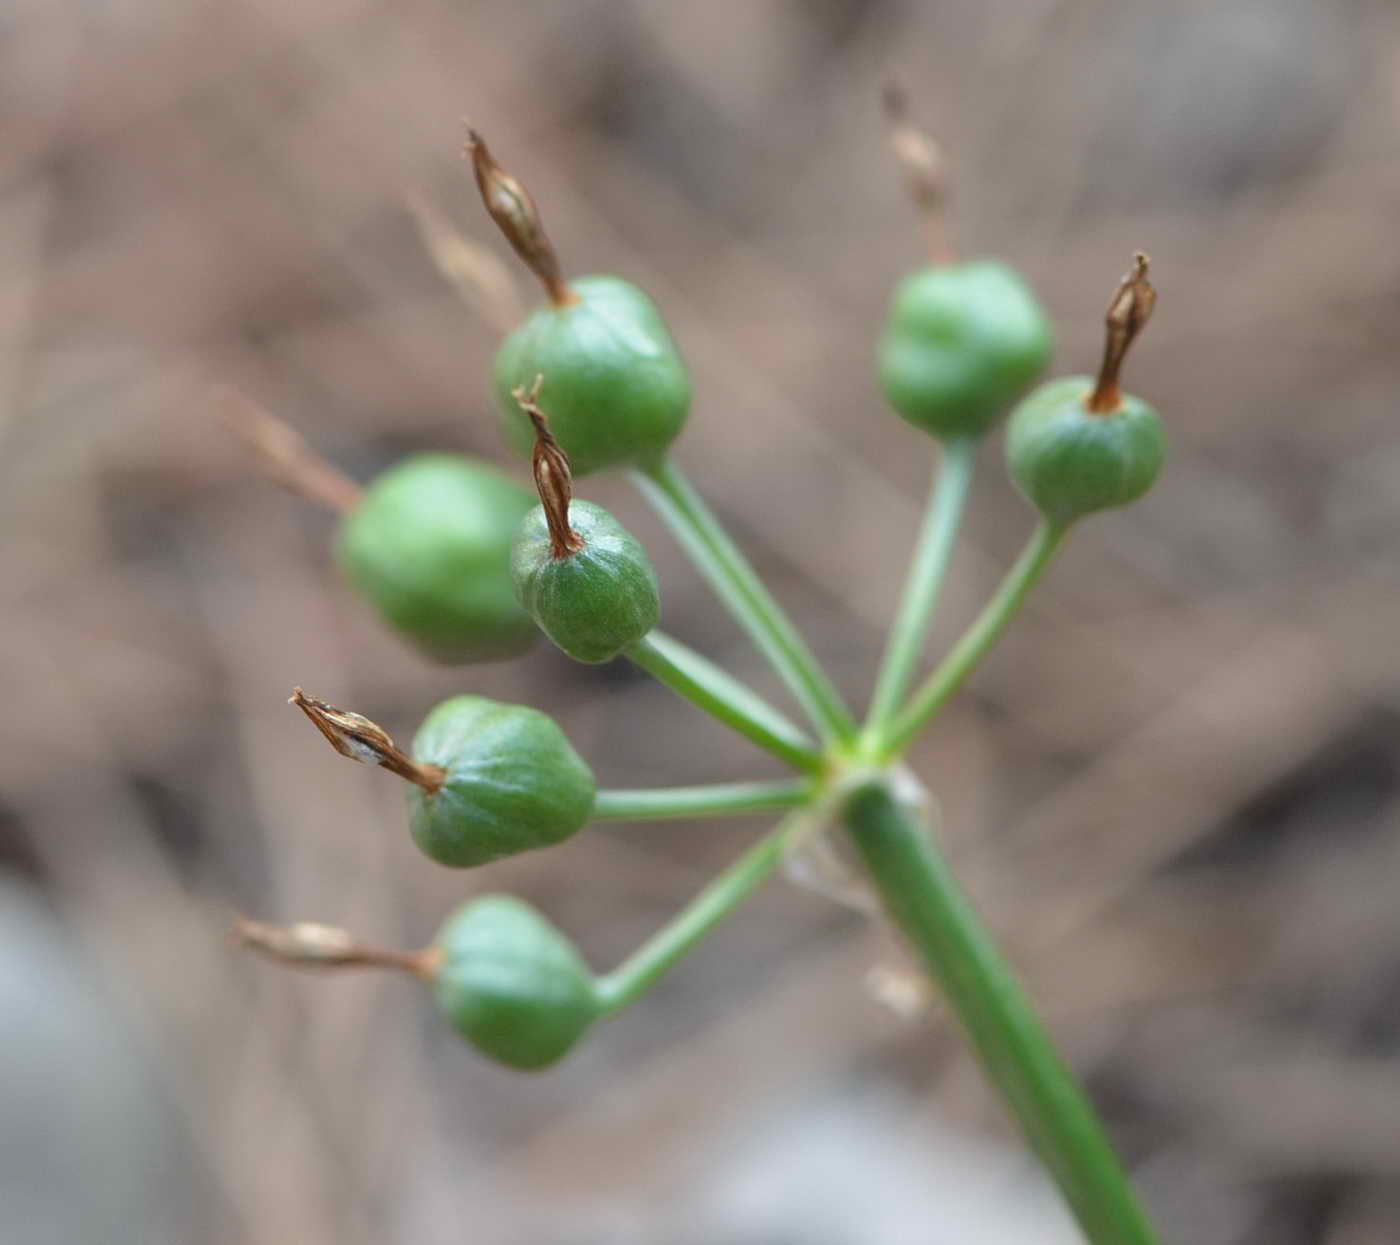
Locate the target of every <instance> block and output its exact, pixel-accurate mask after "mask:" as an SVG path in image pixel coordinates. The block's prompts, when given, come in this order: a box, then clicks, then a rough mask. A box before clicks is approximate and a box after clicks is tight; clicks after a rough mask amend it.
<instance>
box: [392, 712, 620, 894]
mask: <svg viewBox="0 0 1400 1245" xmlns="http://www.w3.org/2000/svg"><path fill="white" fill-rule="evenodd" d="M413 759H414V761H415V762H416V763H417V764H418V765H419V766H423V767H429V766H435V767H437V769H439V770H441V771H442V773H443V778H442V782H441V785H440V786H438V788H437V790H435V791H431V792H429V791H426V790H422V789H420V788H417V787H415V788H414V789H412V790H411V791H410V792H409V797H408V801H409V818H410V826H411V828H412V831H413V840H414V842H415V843H417V844H418V846H419V848H420V849H421V850H422V851H423V853H424V854H425V855H427V856H429V857H431V858H432V859H433V860H436V861H437V862H438V863H439V864H443V865H450V866H452V867H453V868H458V869H465V868H469V867H471V866H472V865H481V864H485V863H486V862H487V861H491V860H498V859H500V858H501V857H502V856H513V855H514V854H515V853H517V852H526V851H530V850H531V849H533V848H537V847H549V846H550V845H551V844H554V843H558V842H561V841H562V840H564V839H567V838H568V837H569V836H570V835H572V834H574V833H575V832H576V831H578V830H579V829H581V828H582V827H583V825H584V823H585V822H586V821H587V820H588V817H589V814H590V813H591V812H592V810H593V795H594V791H595V784H594V781H593V772H592V770H590V769H589V768H588V765H587V764H586V763H585V762H584V761H583V759H582V758H581V757H580V756H579V755H578V753H576V752H575V751H574V750H573V748H572V746H571V745H570V744H569V741H568V739H566V738H565V736H564V732H563V731H561V730H560V729H559V727H558V726H556V725H555V723H554V720H553V719H552V718H549V717H547V716H546V715H545V714H543V713H540V712H539V710H537V709H529V708H526V707H525V706H524V705H503V704H500V703H499V702H497V701H494V700H487V699H486V698H485V697H483V696H454V697H453V698H452V699H451V700H445V701H443V702H442V704H440V705H438V706H437V707H436V708H435V709H434V710H433V711H432V712H431V713H430V714H428V716H427V718H426V719H425V720H424V722H423V725H422V726H421V727H420V728H419V730H418V734H417V735H416V736H415V738H414V740H413Z"/></svg>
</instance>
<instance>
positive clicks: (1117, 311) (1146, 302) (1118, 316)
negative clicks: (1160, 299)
mask: <svg viewBox="0 0 1400 1245" xmlns="http://www.w3.org/2000/svg"><path fill="white" fill-rule="evenodd" d="M1150 263H1151V261H1150V260H1149V259H1148V257H1147V255H1146V254H1144V253H1143V252H1142V251H1136V252H1134V254H1133V267H1132V271H1131V272H1129V273H1128V274H1127V275H1126V276H1124V278H1123V280H1122V281H1121V282H1120V283H1119V285H1118V288H1117V289H1116V290H1115V291H1114V292H1113V297H1112V298H1111V299H1110V300H1109V304H1108V314H1107V316H1106V317H1105V319H1104V325H1105V330H1106V331H1105V334H1104V347H1103V363H1102V364H1101V365H1100V367H1099V378H1098V382H1097V383H1096V384H1095V385H1094V392H1093V393H1091V394H1090V395H1089V400H1088V401H1087V402H1086V403H1085V406H1086V407H1087V408H1088V409H1089V410H1090V411H1092V412H1093V413H1094V414H1095V415H1108V414H1110V413H1111V412H1113V411H1116V410H1117V409H1118V408H1119V406H1121V405H1122V402H1123V391H1122V390H1121V389H1120V388H1119V387H1118V376H1119V373H1120V372H1121V371H1122V370H1123V360H1124V358H1125V357H1126V356H1127V353H1128V347H1129V346H1131V345H1132V344H1133V341H1134V340H1135V339H1136V337H1137V335H1138V334H1139V333H1140V332H1142V329H1143V326H1144V325H1145V324H1146V323H1147V321H1148V319H1149V318H1150V317H1151V315H1152V308H1153V307H1155V306H1156V305H1157V291H1156V290H1155V289H1153V288H1152V282H1151V281H1149V280H1148V279H1147V269H1148V266H1149V264H1150Z"/></svg>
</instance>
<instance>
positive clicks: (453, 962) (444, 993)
mask: <svg viewBox="0 0 1400 1245" xmlns="http://www.w3.org/2000/svg"><path fill="white" fill-rule="evenodd" d="M436 946H437V949H438V952H439V953H440V959H439V960H438V963H437V974H436V976H437V984H436V992H437V1002H438V1007H439V1008H440V1009H441V1010H442V1012H443V1014H444V1015H445V1016H446V1017H447V1018H448V1019H449V1020H450V1021H451V1022H452V1024H453V1025H454V1026H455V1027H456V1029H457V1031H458V1032H459V1033H461V1035H462V1036H463V1037H464V1038H466V1039H467V1041H469V1042H470V1043H471V1044H472V1045H473V1046H475V1047H476V1048H477V1049H478V1050H480V1051H481V1052H482V1053H483V1054H485V1055H488V1056H489V1057H490V1058H492V1059H495V1060H497V1061H498V1062H500V1063H504V1064H509V1065H510V1066H511V1067H513V1068H527V1069H529V1068H543V1067H546V1066H547V1065H549V1064H552V1063H554V1062H555V1061H556V1060H558V1059H561V1058H563V1056H564V1055H565V1054H567V1053H568V1051H569V1050H570V1048H571V1047H572V1046H573V1045H574V1043H575V1042H577V1041H578V1039H579V1038H580V1037H581V1036H582V1035H583V1033H584V1031H585V1030H586V1029H587V1028H588V1026H589V1025H590V1024H592V1023H593V1021H594V1020H595V1019H596V1018H597V1015H598V1002H597V997H596V994H595V992H594V986H593V975H592V974H591V973H590V972H589V971H588V966H587V965H586V964H585V963H584V962H583V959H582V957H581V956H580V955H579V953H578V951H577V950H576V949H575V947H574V945H573V943H571V942H570V941H569V940H568V939H567V938H565V937H564V935H563V934H561V933H560V932H559V931H558V930H557V929H555V927H554V926H553V925H551V924H550V923H549V922H548V921H546V920H545V919H544V917H542V916H541V915H540V914H539V913H538V912H536V911H535V910H534V909H533V908H532V907H530V906H529V905H528V904H526V903H522V902H521V901H520V900H519V899H514V898H512V897H511V896H509V895H486V896H483V897H482V898H480V899H474V900H472V901H471V902H470V903H468V904H464V905H463V906H462V907H461V908H458V909H457V911H456V912H454V913H453V914H452V915H451V916H450V917H449V918H448V919H447V921H446V923H445V924H444V925H443V927H442V929H441V930H440V931H439V932H438V936H437V942H436Z"/></svg>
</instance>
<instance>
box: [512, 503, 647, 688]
mask: <svg viewBox="0 0 1400 1245" xmlns="http://www.w3.org/2000/svg"><path fill="white" fill-rule="evenodd" d="M569 519H570V522H571V523H572V525H573V532H574V534H575V535H576V536H577V537H578V539H579V541H580V542H581V543H580V547H579V548H577V549H576V550H573V551H571V552H569V553H566V554H565V556H564V557H562V558H557V557H555V556H554V554H553V553H552V552H551V545H550V536H549V521H548V520H547V519H546V517H545V511H544V507H543V506H536V507H535V509H534V510H532V511H531V512H530V513H529V514H527V515H526V516H525V521H524V523H522V524H521V526H520V532H519V535H518V536H517V537H516V540H515V551H514V553H513V554H512V557H511V568H512V570H513V572H514V575H515V594H516V596H517V598H518V599H519V601H520V604H521V605H523V606H524V607H525V609H526V610H527V611H529V613H530V614H531V616H532V617H533V618H534V620H535V621H536V622H537V623H539V625H540V630H542V631H543V632H544V633H545V635H547V636H548V637H549V638H550V639H551V640H553V641H554V643H555V644H557V645H558V646H559V647H560V648H561V649H563V651H564V652H565V653H567V654H568V655H569V656H570V657H572V658H573V659H574V660H575V661H584V662H604V661H611V660H612V659H613V658H614V657H616V656H617V655H618V654H619V653H621V652H622V650H623V649H625V648H627V647H628V645H630V644H634V643H635V642H636V641H638V640H640V639H641V638H642V637H643V636H644V635H646V634H647V632H649V631H650V630H651V629H652V628H653V627H655V626H656V623H657V620H658V619H659V618H660V616H661V602H660V598H659V596H658V594H657V586H656V572H655V571H653V570H652V567H651V560H650V559H649V558H648V557H647V554H646V550H645V549H643V548H642V546H641V545H640V544H639V543H638V542H637V540H636V539H635V538H634V537H633V536H632V535H631V533H630V532H628V531H627V529H626V528H625V527H623V526H622V524H621V523H619V522H618V521H617V520H616V519H614V518H613V517H612V515H610V514H609V513H608V512H607V511H606V510H604V509H603V508H602V507H601V506H595V505H593V504H592V503H591V502H586V501H579V502H574V504H573V507H572V508H571V509H570V511H569Z"/></svg>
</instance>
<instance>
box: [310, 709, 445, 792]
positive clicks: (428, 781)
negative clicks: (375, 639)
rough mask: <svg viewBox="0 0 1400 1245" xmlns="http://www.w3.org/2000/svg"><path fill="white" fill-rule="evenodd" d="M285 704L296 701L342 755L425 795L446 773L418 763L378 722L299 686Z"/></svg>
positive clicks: (435, 788) (437, 785) (439, 786)
mask: <svg viewBox="0 0 1400 1245" xmlns="http://www.w3.org/2000/svg"><path fill="white" fill-rule="evenodd" d="M287 703H288V704H292V705H296V707H297V708H298V709H300V710H301V711H302V712H303V713H304V714H306V716H307V717H308V718H310V719H311V722H312V724H313V725H314V726H315V727H316V729H317V730H318V731H320V732H321V734H322V735H324V736H325V737H326V741H327V742H328V743H329V744H330V746H331V747H332V748H334V749H335V750H336V751H337V752H338V753H340V755H341V756H343V757H349V758H350V759H351V760H352V761H363V762H364V763H365V764H366V765H378V766H381V767H382V768H384V769H387V770H388V771H389V772H390V773H391V774H397V775H398V776H399V777H400V778H404V779H407V780H408V781H409V782H411V783H414V784H416V785H417V786H419V787H422V788H423V790H424V791H426V792H427V793H428V794H429V795H433V794H434V793H435V792H437V791H438V790H440V789H441V787H442V784H443V781H444V779H445V778H446V777H447V775H446V773H445V772H444V771H443V770H442V769H440V768H439V767H438V766H436V765H420V764H419V763H418V762H417V761H415V760H414V759H413V758H412V757H410V756H409V755H408V754H407V753H405V752H403V751H402V750H400V749H399V747H398V746H397V745H396V744H395V743H394V741H393V740H392V739H390V738H389V734H388V732H387V731H385V729H384V728H383V727H382V726H379V725H378V724H376V723H374V722H371V721H370V720H369V719H368V718H366V717H361V716H360V714H358V713H351V712H349V711H348V710H346V709H337V708H336V707H335V706H334V705H329V704H327V703H326V702H325V701H324V700H317V699H316V698H315V697H314V696H308V695H307V694H306V693H305V692H303V691H302V690H301V688H299V687H294V688H293V689H292V695H291V699H290V700H289V701H288V702H287Z"/></svg>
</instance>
